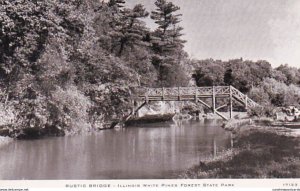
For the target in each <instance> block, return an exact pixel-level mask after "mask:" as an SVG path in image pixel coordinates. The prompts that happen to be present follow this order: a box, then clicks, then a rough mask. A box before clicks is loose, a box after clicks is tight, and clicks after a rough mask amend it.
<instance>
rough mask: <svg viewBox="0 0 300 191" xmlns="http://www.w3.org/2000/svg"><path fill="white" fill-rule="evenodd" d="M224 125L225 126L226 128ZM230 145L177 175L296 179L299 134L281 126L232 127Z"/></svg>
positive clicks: (299, 164)
mask: <svg viewBox="0 0 300 191" xmlns="http://www.w3.org/2000/svg"><path fill="white" fill-rule="evenodd" d="M227 128H228V127H227ZM231 130H232V131H233V134H234V144H233V148H232V149H230V150H229V151H226V152H223V153H220V155H219V156H218V157H216V158H214V159H208V160H206V161H202V162H200V164H199V165H197V166H194V167H193V168H191V169H189V170H187V171H186V172H184V173H183V174H182V175H180V177H181V178H299V177H300V148H299V146H300V141H299V137H298V136H297V135H296V134H294V133H292V130H289V129H287V128H284V127H272V126H266V125H258V124H252V125H251V124H246V125H242V126H239V127H237V126H236V127H232V128H231Z"/></svg>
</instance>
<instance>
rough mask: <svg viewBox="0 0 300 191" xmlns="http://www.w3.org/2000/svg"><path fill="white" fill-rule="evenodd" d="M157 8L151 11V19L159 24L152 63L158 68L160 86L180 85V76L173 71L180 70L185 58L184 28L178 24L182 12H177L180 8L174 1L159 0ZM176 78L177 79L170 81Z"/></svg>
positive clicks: (156, 3)
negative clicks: (182, 37)
mask: <svg viewBox="0 0 300 191" xmlns="http://www.w3.org/2000/svg"><path fill="white" fill-rule="evenodd" d="M155 6H156V10H155V11H152V12H151V19H153V20H154V22H155V23H156V24H157V25H158V27H157V29H156V30H155V31H154V32H153V33H152V39H151V42H152V49H153V51H154V53H155V55H154V56H153V57H152V64H153V65H154V66H155V67H156V69H157V70H158V80H159V83H160V86H163V85H168V86H174V85H176V84H177V85H179V84H180V81H179V78H177V77H176V76H173V77H172V76H168V75H176V74H175V73H174V72H173V71H178V69H179V68H183V67H182V66H181V64H182V61H183V60H184V59H185V56H184V55H185V53H184V51H183V46H184V45H183V44H184V43H185V41H184V40H182V39H181V36H182V35H183V34H182V30H183V28H182V27H180V26H178V23H180V21H181V20H180V17H181V16H182V15H181V14H176V12H177V11H178V10H179V9H180V8H179V7H178V6H176V5H174V4H173V3H172V2H167V1H166V0H157V1H156V2H155ZM170 80H175V81H170Z"/></svg>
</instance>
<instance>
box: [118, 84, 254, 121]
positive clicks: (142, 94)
mask: <svg viewBox="0 0 300 191" xmlns="http://www.w3.org/2000/svg"><path fill="white" fill-rule="evenodd" d="M134 92H135V93H134V95H133V101H134V102H135V103H140V104H139V105H137V106H135V107H134V108H133V109H132V111H131V113H130V114H129V115H128V116H126V117H125V118H124V119H123V120H124V121H127V120H129V119H130V118H131V117H132V116H133V115H135V113H136V112H138V111H139V110H140V109H141V108H142V107H144V106H145V105H146V104H148V103H149V102H153V101H195V102H197V103H201V104H202V105H204V106H205V107H207V108H209V109H210V110H211V111H212V112H213V113H214V114H217V115H219V116H220V117H222V118H223V119H225V120H229V118H232V117H233V116H232V113H233V101H234V100H235V101H237V102H239V103H241V104H242V105H243V106H244V107H245V109H248V108H251V107H256V106H258V104H257V103H255V102H254V101H253V100H251V99H250V98H248V96H247V95H245V94H243V93H242V92H240V91H239V90H238V89H236V88H234V87H233V86H212V87H175V88H174V87H173V88H136V89H135V90H134ZM220 98H222V99H224V98H228V100H229V102H228V103H226V104H224V105H220V106H218V105H217V99H220ZM208 99H209V100H211V101H209V102H210V103H207V102H205V101H207V100H208ZM225 107H229V118H228V117H226V116H225V115H223V114H222V113H220V112H219V110H220V109H222V108H225Z"/></svg>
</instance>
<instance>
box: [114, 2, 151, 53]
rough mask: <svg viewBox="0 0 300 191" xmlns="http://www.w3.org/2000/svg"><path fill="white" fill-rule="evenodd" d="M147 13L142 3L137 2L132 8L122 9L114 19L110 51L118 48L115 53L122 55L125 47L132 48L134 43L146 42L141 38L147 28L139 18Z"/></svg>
mask: <svg viewBox="0 0 300 191" xmlns="http://www.w3.org/2000/svg"><path fill="white" fill-rule="evenodd" d="M148 15H149V13H148V12H147V11H146V9H145V8H144V6H143V5H141V4H138V5H136V6H134V8H133V9H127V8H126V9H123V10H122V11H121V15H120V16H119V17H118V18H116V19H115V24H114V27H113V31H112V32H111V37H112V39H113V43H112V51H114V50H115V49H116V48H117V49H118V51H117V55H118V56H122V53H123V52H124V49H125V48H126V47H130V48H134V46H135V45H144V44H146V43H145V42H144V41H143V38H144V37H145V36H146V33H147V28H146V27H145V22H143V21H141V20H140V19H141V18H145V17H147V16H148Z"/></svg>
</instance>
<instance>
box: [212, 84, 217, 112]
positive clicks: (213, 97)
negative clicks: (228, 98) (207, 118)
mask: <svg viewBox="0 0 300 191" xmlns="http://www.w3.org/2000/svg"><path fill="white" fill-rule="evenodd" d="M212 109H213V113H214V114H216V91H215V86H213V88H212Z"/></svg>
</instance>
